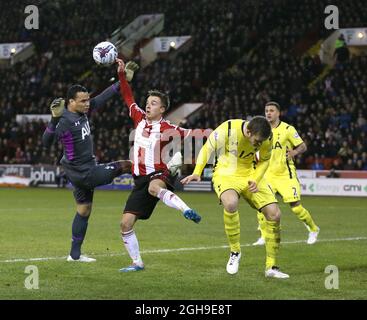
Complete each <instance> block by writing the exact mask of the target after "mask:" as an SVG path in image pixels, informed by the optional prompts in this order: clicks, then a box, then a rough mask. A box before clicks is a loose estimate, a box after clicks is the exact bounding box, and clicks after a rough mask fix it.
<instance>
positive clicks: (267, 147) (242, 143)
mask: <svg viewBox="0 0 367 320" xmlns="http://www.w3.org/2000/svg"><path fill="white" fill-rule="evenodd" d="M257 151H259V155H260V156H259V162H258V163H257V164H256V169H255V166H254V163H255V162H254V160H255V154H256V152H257ZM271 151H272V134H271V127H270V124H269V122H268V121H267V120H266V118H265V117H262V116H256V117H254V118H253V119H251V121H245V120H241V119H233V120H228V121H226V122H223V123H222V124H221V125H220V126H219V127H218V128H216V129H215V130H214V131H213V132H212V133H211V135H210V136H209V138H208V140H207V142H206V143H205V145H204V146H203V147H202V149H201V150H200V152H199V155H198V158H197V161H196V166H195V170H194V172H193V174H192V175H190V176H188V177H186V178H184V179H182V180H181V182H182V183H183V184H186V183H190V182H191V181H200V176H201V173H202V171H203V169H204V167H205V165H206V164H207V162H208V160H209V159H210V157H211V156H212V155H214V157H215V164H214V172H213V184H214V189H215V192H216V194H217V195H218V198H219V199H220V201H221V203H222V204H223V206H224V229H225V232H226V235H227V239H228V242H229V244H230V249H231V253H230V257H229V260H228V263H227V272H228V273H230V274H235V273H237V271H238V266H239V262H240V259H241V245H240V218H239V213H238V201H239V198H240V196H243V197H244V198H245V199H246V200H247V202H248V203H249V204H250V205H251V206H252V207H253V208H255V209H256V210H259V211H261V212H262V213H263V214H264V215H265V216H266V221H265V224H266V237H265V239H266V266H265V276H266V277H272V278H289V276H288V275H287V274H285V273H283V272H281V271H280V270H279V268H278V267H277V265H276V258H277V255H278V251H279V244H280V215H281V213H280V210H279V207H278V204H277V200H276V198H275V195H274V194H273V192H272V191H271V189H270V187H269V185H268V184H267V183H266V181H265V180H264V179H263V176H264V173H265V171H266V169H267V167H268V164H269V160H270V156H271Z"/></svg>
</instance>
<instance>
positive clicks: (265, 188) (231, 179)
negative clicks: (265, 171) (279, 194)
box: [213, 176, 278, 210]
mask: <svg viewBox="0 0 367 320" xmlns="http://www.w3.org/2000/svg"><path fill="white" fill-rule="evenodd" d="M249 179H250V177H243V176H214V177H213V185H214V190H215V193H216V194H217V196H218V198H219V199H220V196H221V194H222V193H223V192H224V191H227V190H234V191H236V192H237V193H238V195H239V196H242V197H243V198H244V199H245V200H246V201H247V202H248V203H249V205H250V206H251V207H253V208H254V209H257V210H260V209H261V208H263V207H265V206H267V205H268V204H270V203H276V202H278V201H277V199H276V197H275V195H274V193H273V191H272V190H271V188H270V186H269V185H268V183H267V181H266V180H265V179H262V180H260V182H259V184H258V185H257V188H258V189H259V191H258V192H255V193H252V192H250V191H248V180H249Z"/></svg>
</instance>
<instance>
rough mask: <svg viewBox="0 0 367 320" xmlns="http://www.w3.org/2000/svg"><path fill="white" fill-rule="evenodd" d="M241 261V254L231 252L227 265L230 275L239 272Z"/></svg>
mask: <svg viewBox="0 0 367 320" xmlns="http://www.w3.org/2000/svg"><path fill="white" fill-rule="evenodd" d="M240 260H241V252H231V254H230V256H229V260H228V263H227V272H228V273H229V274H236V273H237V272H238V265H239V264H240Z"/></svg>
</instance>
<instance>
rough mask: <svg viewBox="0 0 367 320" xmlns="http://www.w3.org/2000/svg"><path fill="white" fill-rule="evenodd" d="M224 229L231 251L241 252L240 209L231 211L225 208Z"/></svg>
mask: <svg viewBox="0 0 367 320" xmlns="http://www.w3.org/2000/svg"><path fill="white" fill-rule="evenodd" d="M224 230H225V231H226V235H227V239H228V242H229V246H230V248H231V252H241V245H240V215H239V213H238V211H236V212H233V213H229V212H227V211H226V210H224Z"/></svg>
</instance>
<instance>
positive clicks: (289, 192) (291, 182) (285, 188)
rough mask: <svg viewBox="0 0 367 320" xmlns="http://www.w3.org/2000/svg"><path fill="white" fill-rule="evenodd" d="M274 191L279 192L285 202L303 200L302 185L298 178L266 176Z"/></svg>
mask: <svg viewBox="0 0 367 320" xmlns="http://www.w3.org/2000/svg"><path fill="white" fill-rule="evenodd" d="M266 180H267V181H268V183H269V184H270V187H271V189H272V190H273V192H274V193H275V194H276V193H279V194H280V195H281V197H282V198H283V201H284V202H285V203H289V202H296V201H300V200H301V187H300V184H299V181H298V179H297V178H293V179H290V178H289V177H288V176H266Z"/></svg>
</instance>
